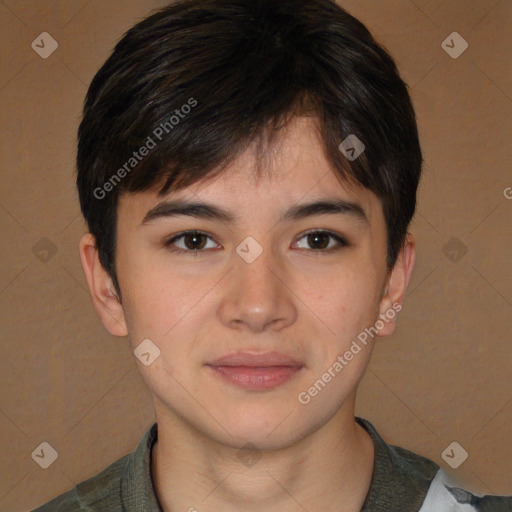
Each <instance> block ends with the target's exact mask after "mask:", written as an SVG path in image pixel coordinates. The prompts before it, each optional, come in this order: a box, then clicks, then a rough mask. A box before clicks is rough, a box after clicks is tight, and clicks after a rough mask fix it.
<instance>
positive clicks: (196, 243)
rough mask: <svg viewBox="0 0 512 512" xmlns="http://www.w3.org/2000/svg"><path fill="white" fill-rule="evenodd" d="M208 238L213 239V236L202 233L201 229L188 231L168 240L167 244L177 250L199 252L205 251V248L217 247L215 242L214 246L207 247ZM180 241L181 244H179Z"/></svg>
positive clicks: (169, 247)
mask: <svg viewBox="0 0 512 512" xmlns="http://www.w3.org/2000/svg"><path fill="white" fill-rule="evenodd" d="M208 239H210V240H212V238H211V236H209V235H207V234H206V233H201V232H200V231H186V232H184V233H180V234H179V235H176V236H174V237H172V238H171V239H170V240H168V241H166V242H165V246H166V247H167V248H168V249H169V250H171V251H175V252H185V253H187V252H189V253H199V252H204V251H203V249H213V248H215V247H216V245H215V244H213V247H212V246H210V247H206V244H207V243H208ZM178 241H179V242H180V244H178Z"/></svg>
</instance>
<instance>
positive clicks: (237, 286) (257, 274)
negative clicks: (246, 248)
mask: <svg viewBox="0 0 512 512" xmlns="http://www.w3.org/2000/svg"><path fill="white" fill-rule="evenodd" d="M277 256H278V255H272V252H271V251H270V250H269V249H268V248H267V249H264V250H263V252H262V254H261V255H260V256H259V257H258V258H257V259H256V260H255V261H252V262H251V263H248V262H247V261H245V260H244V259H243V258H242V257H239V256H238V255H237V256H236V259H235V263H234V265H235V267H234V268H233V270H232V271H231V272H229V274H228V276H227V279H226V280H225V281H223V288H222V294H223V295H222V301H221V305H220V308H219V316H220V319H221V321H222V322H223V323H224V325H226V326H228V327H230V328H232V329H237V330H243V329H248V330H250V331H252V332H255V333H257V332H264V331H266V330H269V329H271V330H281V329H284V328H285V327H288V326H290V325H292V324H293V323H294V322H295V321H296V319H297V308H296V305H295V302H294V298H295V296H294V294H293V292H292V289H291V278H290V277H289V275H287V272H286V269H285V268H284V265H283V264H282V263H280V262H279V261H278V257H277Z"/></svg>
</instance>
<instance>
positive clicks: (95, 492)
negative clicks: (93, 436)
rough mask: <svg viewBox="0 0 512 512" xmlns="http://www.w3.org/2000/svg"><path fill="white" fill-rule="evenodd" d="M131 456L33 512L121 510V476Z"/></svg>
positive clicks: (116, 462)
mask: <svg viewBox="0 0 512 512" xmlns="http://www.w3.org/2000/svg"><path fill="white" fill-rule="evenodd" d="M129 457H130V455H125V456H124V457H121V458H120V459H118V460H117V461H115V462H113V463H112V464H111V465H110V466H108V467H107V468H105V469H104V470H103V471H101V472H100V473H98V474H97V475H95V476H93V477H92V478H89V479H87V480H84V481H83V482H81V483H79V484H77V485H76V486H75V487H73V488H72V489H70V490H69V491H67V492H65V493H64V494H61V495H60V496H57V497H56V498H54V499H52V500H51V501H49V502H48V503H46V504H44V505H42V506H40V507H38V508H36V509H35V510H33V511H32V512H75V511H82V512H83V511H87V512H92V511H97V510H101V511H103V512H114V511H117V510H121V502H120V496H121V492H120V491H121V475H122V472H123V469H124V468H125V466H126V462H127V461H128V458H129Z"/></svg>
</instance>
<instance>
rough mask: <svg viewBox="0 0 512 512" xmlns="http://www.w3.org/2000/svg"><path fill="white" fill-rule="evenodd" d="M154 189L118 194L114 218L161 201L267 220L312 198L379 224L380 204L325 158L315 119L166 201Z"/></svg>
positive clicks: (299, 122)
mask: <svg viewBox="0 0 512 512" xmlns="http://www.w3.org/2000/svg"><path fill="white" fill-rule="evenodd" d="M158 190H159V187H156V186H155V187H153V188H152V189H151V190H148V191H145V192H138V193H134V194H123V195H121V197H120V200H119V209H118V210H119V217H123V216H124V215H128V216H129V217H134V216H136V217H138V218H139V219H140V220H142V219H143V218H144V217H145V215H146V213H147V212H148V211H149V210H150V209H152V208H154V207H155V205H158V204H159V203H161V202H165V201H166V200H167V201H168V200H171V199H173V200H177V199H183V200H190V201H198V200H204V201H208V202H211V203H215V204H217V205H219V206H222V207H224V208H226V209H229V210H231V211H234V212H236V215H237V217H238V216H240V217H241V218H242V217H245V218H250V217H251V216H252V217H254V214H255V212H257V214H258V217H260V218H264V217H266V216H271V215H272V214H273V213H274V212H276V211H280V212H281V211H283V209H284V208H285V207H289V206H290V205H292V204H299V203H301V202H310V201H311V200H312V199H322V198H329V199H335V198H338V199H342V200H345V201H347V202H352V203H356V204H358V205H360V206H361V208H362V209H363V211H364V213H365V215H366V217H367V218H368V220H369V221H370V223H371V222H372V220H377V221H378V220H379V219H378V217H379V215H380V216H382V215H383V213H382V205H381V202H380V200H379V199H378V198H377V197H376V196H375V195H374V194H373V193H372V192H371V191H370V190H368V189H366V188H364V187H362V186H360V185H356V184H351V183H348V182H346V181H345V180H343V179H341V178H340V176H339V175H338V173H337V171H336V170H335V169H334V168H333V167H332V164H331V163H330V161H329V160H328V158H327V156H326V155H325V151H324V146H323V143H322V140H321V138H320V135H319V131H318V123H317V120H316V118H312V117H296V118H294V119H293V120H292V121H290V122H289V123H288V124H287V125H286V126H284V127H283V128H282V129H281V130H280V131H279V132H277V134H276V135H275V137H273V139H272V141H271V142H270V143H269V144H267V143H265V144H262V143H261V141H259V140H258V141H254V142H253V143H251V144H250V146H249V147H248V148H247V150H246V151H245V152H244V153H243V154H242V155H241V156H239V157H238V158H236V159H235V160H234V161H233V162H231V163H230V164H229V165H228V166H227V167H226V168H225V169H224V170H223V172H222V173H220V174H218V175H216V176H214V177H207V178H205V179H203V180H201V181H199V182H197V183H194V184H193V185H191V186H189V187H186V188H183V189H181V190H179V191H171V192H169V193H168V194H166V195H165V196H160V195H159V194H158Z"/></svg>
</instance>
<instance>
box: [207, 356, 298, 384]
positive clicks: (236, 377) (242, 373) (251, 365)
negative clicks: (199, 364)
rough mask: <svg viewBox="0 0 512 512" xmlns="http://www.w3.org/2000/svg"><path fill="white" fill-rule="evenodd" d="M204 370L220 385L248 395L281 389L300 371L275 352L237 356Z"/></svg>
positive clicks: (222, 358)
mask: <svg viewBox="0 0 512 512" xmlns="http://www.w3.org/2000/svg"><path fill="white" fill-rule="evenodd" d="M206 366H207V367H209V368H210V369H211V370H212V371H213V372H214V373H215V374H216V375H218V376H219V377H220V378H222V379H223V380H224V381H226V382H228V383H230V384H232V385H235V386H237V387H240V388H242V389H246V390H252V391H264V390H269V389H274V388H276V387H278V386H281V385H282V384H284V383H285V382H288V381H289V380H290V379H292V378H293V377H295V376H296V375H297V374H298V373H299V372H300V371H301V370H302V369H303V368H304V364H302V363H301V362H299V361H297V360H296V359H294V358H292V357H290V356H286V355H285V354H280V353H278V352H265V353H255V352H237V353H234V354H229V355H227V356H224V357H221V358H219V359H216V360H215V361H212V362H209V363H207V364H206Z"/></svg>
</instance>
